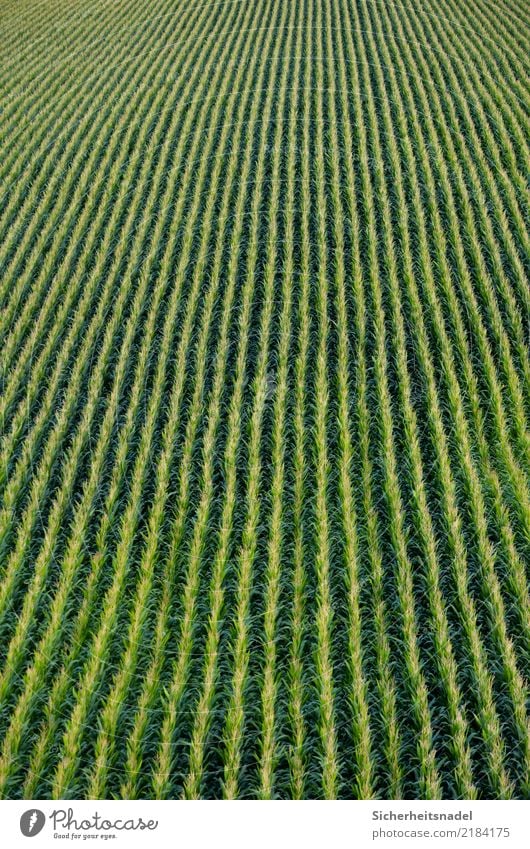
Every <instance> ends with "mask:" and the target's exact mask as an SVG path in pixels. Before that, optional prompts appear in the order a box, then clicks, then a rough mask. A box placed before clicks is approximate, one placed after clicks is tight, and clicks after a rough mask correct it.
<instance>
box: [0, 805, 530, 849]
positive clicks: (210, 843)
mask: <svg viewBox="0 0 530 849" xmlns="http://www.w3.org/2000/svg"><path fill="white" fill-rule="evenodd" d="M0 824H1V829H0V847H2V849H3V847H5V849H11V847H19V846H25V847H32V849H40V847H43V849H44V847H48V846H55V847H58V846H61V845H62V846H67V847H71V846H72V845H75V844H77V845H79V846H81V845H85V846H86V845H92V846H94V845H95V846H99V847H100V849H103V847H104V846H109V845H110V846H112V847H115V849H126V847H129V846H131V847H136V846H142V847H147V849H149V847H153V849H163V847H166V846H168V847H169V846H170V847H183V849H188V847H190V849H191V847H193V849H203V847H204V849H262V847H263V849H283V847H286V849H295V848H296V849H298V848H300V849H313V847H314V849H327V847H336V846H337V847H341V849H349V847H351V849H364V847H373V849H377V847H379V846H381V847H383V846H385V847H390V846H394V847H396V848H397V847H403V849H414V847H417V849H437V847H447V848H448V849H457V847H465V849H473V847H488V846H496V847H497V846H498V847H505V849H530V802H523V801H519V802H508V801H493V802H490V801H483V802H416V801H405V802H377V801H376V802H373V801H370V802H365V801H341V802H323V801H322V802H321V801H302V802H290V801H274V802H261V801H237V802H230V801H199V802H188V801H163V802H162V801H143V800H142V801H110V800H109V801H107V800H103V801H72V800H69V801H47V800H35V801H33V800H31V801H26V800H22V801H18V800H17V801H14V800H13V801H11V800H9V801H3V802H0Z"/></svg>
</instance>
